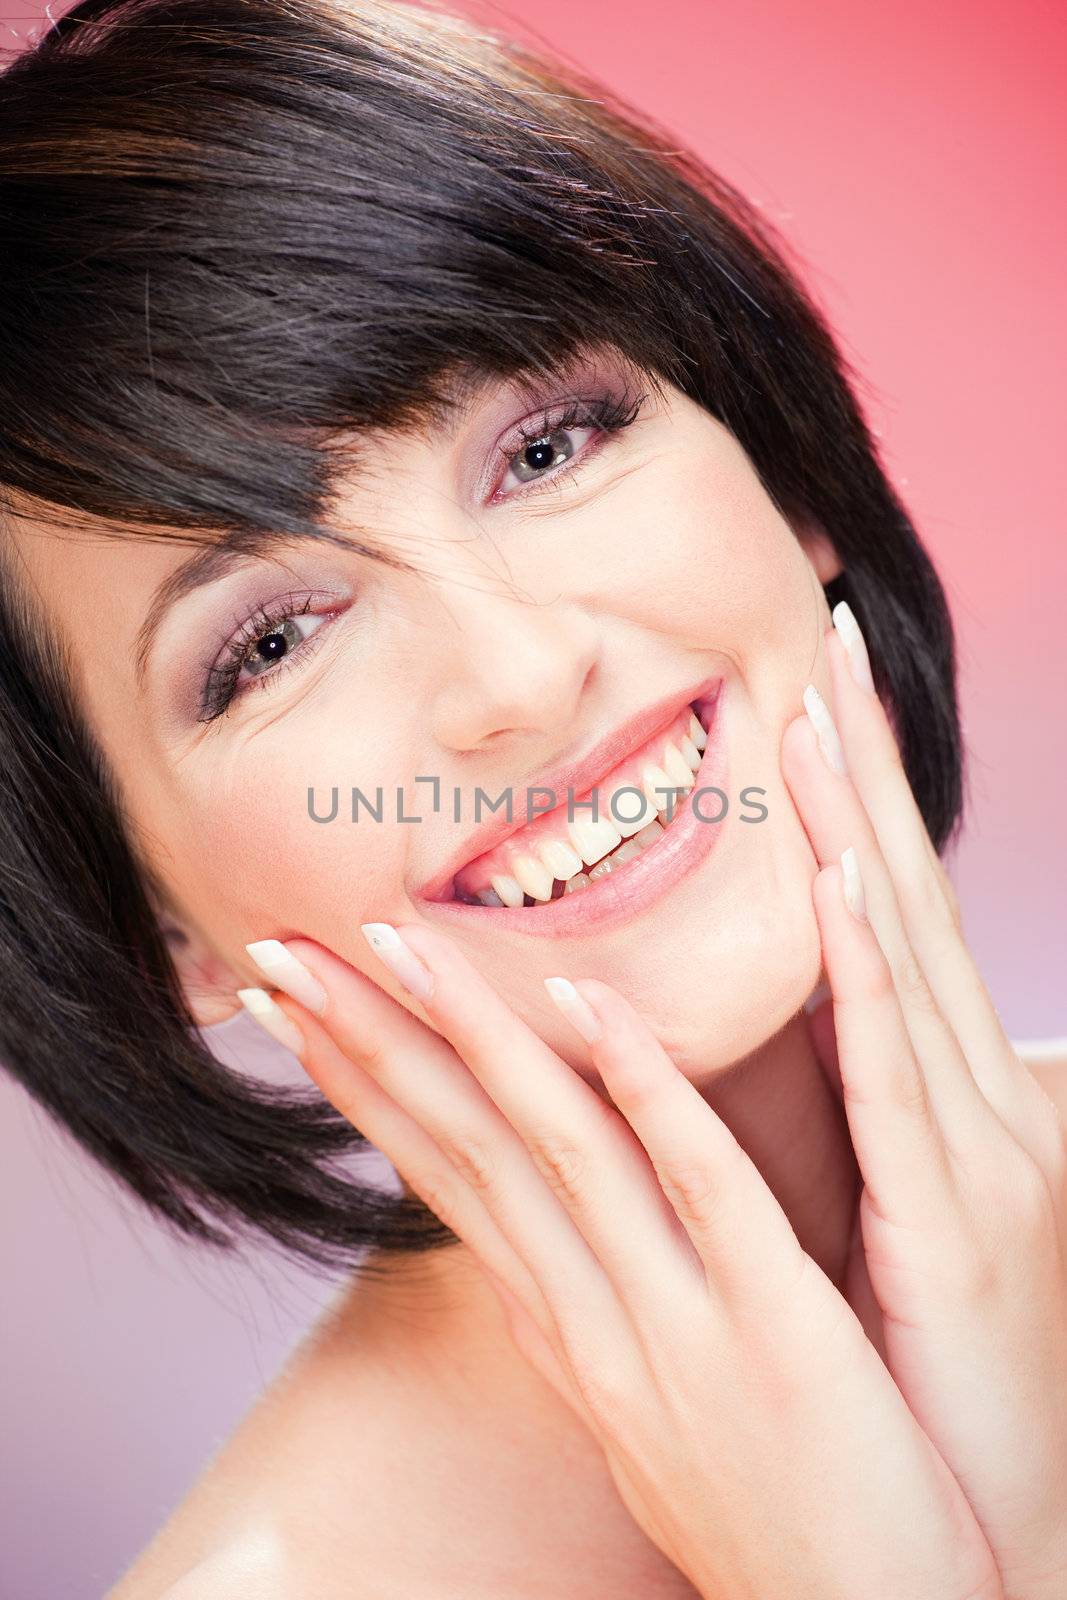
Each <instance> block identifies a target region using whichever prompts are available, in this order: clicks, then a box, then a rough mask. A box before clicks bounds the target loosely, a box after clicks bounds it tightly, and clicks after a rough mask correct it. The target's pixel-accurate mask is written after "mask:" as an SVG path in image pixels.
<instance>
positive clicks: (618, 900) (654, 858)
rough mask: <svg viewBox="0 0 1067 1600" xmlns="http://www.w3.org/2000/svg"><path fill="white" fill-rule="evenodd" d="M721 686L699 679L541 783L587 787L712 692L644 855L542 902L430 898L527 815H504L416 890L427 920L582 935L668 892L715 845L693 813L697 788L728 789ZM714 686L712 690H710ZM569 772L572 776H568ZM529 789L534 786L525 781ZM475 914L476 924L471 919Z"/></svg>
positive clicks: (705, 802) (713, 833)
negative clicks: (703, 725)
mask: <svg viewBox="0 0 1067 1600" xmlns="http://www.w3.org/2000/svg"><path fill="white" fill-rule="evenodd" d="M723 690H724V684H723V681H722V680H721V679H718V678H712V679H707V680H705V682H704V683H703V684H700V685H698V686H697V687H696V688H694V689H692V690H691V691H689V692H687V693H686V694H684V695H681V696H679V695H674V696H672V697H671V698H670V699H669V700H660V701H658V702H657V703H656V705H654V706H649V707H648V708H646V710H645V711H643V712H641V713H639V715H638V716H636V717H634V718H633V719H632V720H631V721H630V722H628V723H626V724H625V725H624V726H623V727H622V728H620V729H618V730H617V731H616V732H615V733H614V734H612V735H611V736H610V737H609V738H607V739H604V740H602V741H601V743H600V744H598V745H596V746H595V747H594V749H593V750H591V751H590V752H589V755H588V756H586V757H585V758H584V759H583V760H582V761H581V762H580V763H575V764H574V765H572V766H571V767H569V768H566V769H563V771H562V772H560V773H557V774H556V775H555V781H552V780H546V787H548V788H551V789H552V790H553V791H554V793H556V794H562V795H564V796H565V795H566V791H567V789H568V787H570V788H573V790H574V792H575V794H576V795H582V794H584V793H585V792H586V790H588V789H590V788H592V787H593V786H594V784H595V783H596V781H597V778H598V777H600V776H601V775H603V774H604V773H606V772H609V771H611V769H612V768H613V767H614V766H616V765H618V763H619V762H620V761H622V760H624V759H625V758H626V756H628V755H630V754H631V753H632V752H633V751H634V750H637V749H639V748H640V746H641V745H642V744H644V742H645V740H646V739H649V738H651V736H652V735H653V734H654V733H655V732H656V731H657V729H658V728H659V727H661V726H664V725H665V724H666V723H668V722H669V721H670V720H671V718H672V717H674V716H675V715H676V713H677V712H679V711H680V710H681V709H682V707H683V706H686V705H691V704H692V703H693V702H694V701H697V700H706V699H708V698H709V697H710V696H711V695H712V694H714V695H715V699H714V709H713V711H712V714H711V717H710V719H709V725H708V743H707V748H706V749H705V751H704V756H703V760H702V761H701V763H700V767H699V769H698V770H697V773H696V775H695V782H694V785H693V788H692V790H691V791H690V793H689V794H688V795H687V796H686V798H685V800H684V801H683V802H682V804H681V806H680V807H679V808H678V810H677V812H676V813H675V815H674V817H673V819H672V821H671V823H670V825H669V827H668V828H667V831H666V833H665V834H664V836H663V838H662V839H660V840H657V842H656V843H655V844H654V845H653V846H652V847H651V849H649V850H646V851H645V852H644V853H643V854H641V855H639V856H637V857H635V858H634V859H633V860H632V861H628V862H626V864H625V866H622V867H617V868H616V869H615V871H614V872H612V873H609V874H608V875H607V876H606V877H604V878H598V879H596V880H595V881H594V882H593V883H591V884H590V885H589V887H588V888H587V889H582V890H581V891H580V892H579V893H578V894H573V895H563V896H562V897H561V898H560V899H558V900H549V901H547V902H546V903H544V904H542V905H534V906H527V907H525V908H523V907H516V908H514V909H512V908H511V907H508V906H472V905H467V904H465V903H464V902H462V901H459V900H441V899H437V898H435V895H439V894H441V893H443V892H444V891H445V890H447V889H448V888H449V887H450V886H451V883H452V879H453V877H454V876H455V874H456V873H457V872H458V871H459V869H460V867H462V866H465V865H466V863H467V862H468V861H471V860H473V859H474V857H475V856H477V855H481V854H483V853H484V852H485V851H486V850H489V849H491V848H492V847H493V845H495V844H498V843H499V842H500V841H501V840H502V839H506V838H507V837H508V835H509V834H511V833H513V832H515V830H516V829H517V828H519V827H521V826H522V825H523V824H524V822H525V821H526V818H525V815H524V816H523V817H522V818H520V819H519V820H518V821H517V822H513V823H512V824H508V823H507V822H506V821H504V820H503V819H500V820H498V821H497V824H496V826H495V828H490V827H488V826H487V827H486V828H484V829H482V830H480V831H479V832H478V833H476V834H474V835H472V836H471V837H470V838H469V839H468V840H467V841H466V842H465V844H464V847H463V851H462V852H461V853H457V855H456V856H455V857H454V858H453V860H452V862H451V863H450V865H449V867H448V869H447V871H444V872H441V873H439V874H437V875H436V876H435V878H434V879H433V881H432V883H430V884H427V885H425V886H424V887H423V888H422V889H420V890H419V891H417V898H418V900H419V901H420V902H421V905H422V908H423V910H424V911H425V912H426V914H427V915H428V916H429V917H430V919H431V920H437V919H438V918H440V919H442V920H444V921H445V922H447V923H452V922H458V923H459V924H461V925H463V926H467V927H472V926H474V924H475V922H478V923H481V925H482V927H483V928H484V930H485V931H486V932H487V933H489V932H491V931H492V930H493V929H494V928H498V929H503V928H508V929H514V930H515V931H516V932H517V933H526V934H530V935H533V936H534V937H543V938H554V937H558V936H561V935H563V936H565V935H568V934H580V933H584V932H586V931H591V930H593V929H597V930H599V929H603V928H606V927H609V926H613V925H615V924H617V923H621V922H626V921H629V920H631V919H632V918H633V917H635V916H636V915H638V913H639V912H641V911H642V910H644V908H645V907H646V906H648V905H650V904H652V902H653V901H655V900H658V899H659V897H660V896H661V895H662V894H664V893H666V891H667V890H668V889H669V888H671V886H672V885H673V884H675V883H677V882H678V881H679V880H680V879H682V878H684V877H685V876H686V875H687V874H688V873H690V872H692V871H693V870H694V869H695V868H696V867H698V866H699V865H700V863H701V862H702V861H703V860H704V859H705V858H706V857H707V856H708V855H709V854H710V852H711V851H712V850H713V849H714V847H715V844H716V842H717V841H718V838H719V835H720V833H721V831H722V830H721V828H720V827H719V826H718V825H717V824H716V823H714V822H705V821H702V820H701V818H700V817H699V816H697V815H696V814H695V812H694V811H693V805H692V800H693V795H694V794H696V793H697V791H698V790H700V789H701V788H718V789H722V790H724V792H725V787H726V783H725V780H726V737H725V730H724V725H723V701H724V698H725V697H724V693H723ZM716 691H717V692H716ZM568 774H570V775H569V776H568ZM531 787H532V785H531ZM720 803H721V802H719V801H718V797H717V796H713V795H708V796H704V797H703V799H702V802H701V809H702V810H703V811H704V812H711V813H714V812H715V811H717V810H718V809H719V805H720ZM472 919H474V921H472Z"/></svg>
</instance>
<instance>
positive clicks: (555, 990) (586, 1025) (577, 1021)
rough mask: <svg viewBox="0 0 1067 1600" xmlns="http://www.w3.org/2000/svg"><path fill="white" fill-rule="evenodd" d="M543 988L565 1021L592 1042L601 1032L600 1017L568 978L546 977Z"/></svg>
mask: <svg viewBox="0 0 1067 1600" xmlns="http://www.w3.org/2000/svg"><path fill="white" fill-rule="evenodd" d="M545 988H546V989H547V990H548V993H549V996H550V997H551V999H553V1000H554V1001H555V1003H556V1005H557V1006H558V1007H559V1009H560V1010H561V1011H562V1013H563V1015H564V1016H565V1017H566V1019H567V1021H568V1022H569V1023H570V1024H571V1026H572V1027H573V1028H576V1029H577V1030H578V1032H579V1033H580V1034H581V1036H582V1038H583V1039H585V1040H587V1041H588V1042H589V1043H590V1044H592V1042H593V1040H594V1039H596V1038H597V1037H598V1036H599V1034H600V1032H601V1025H600V1018H599V1017H598V1016H597V1014H596V1012H595V1011H594V1010H593V1008H592V1006H591V1005H590V1004H589V1002H588V1000H586V999H585V998H584V997H583V996H582V995H580V994H579V993H578V991H577V989H576V988H575V987H574V985H573V983H571V981H570V979H569V978H546V979H545Z"/></svg>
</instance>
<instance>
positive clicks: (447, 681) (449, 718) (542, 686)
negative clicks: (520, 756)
mask: <svg viewBox="0 0 1067 1600" xmlns="http://www.w3.org/2000/svg"><path fill="white" fill-rule="evenodd" d="M441 626H443V627H444V628H445V629H446V630H447V634H446V635H445V637H446V638H447V640H448V643H447V645H446V648H445V649H444V651H443V652H442V653H441V656H440V657H439V658H438V660H437V663H436V666H437V668H438V669H439V672H440V677H439V680H438V687H437V689H436V692H435V695H434V700H433V712H432V731H433V734H434V736H435V738H436V739H437V741H438V743H439V744H441V745H442V746H444V747H446V748H448V749H450V750H456V751H465V750H477V749H481V748H483V747H485V746H486V745H488V744H490V743H494V742H501V741H502V739H503V736H504V735H507V734H522V733H552V732H554V731H558V730H561V729H562V730H565V729H568V728H569V727H570V725H571V724H572V723H573V722H574V721H575V719H576V717H577V715H578V707H579V704H580V702H581V698H582V694H583V691H584V689H585V686H586V684H587V682H588V680H589V677H590V675H591V673H592V672H593V670H594V668H595V666H596V662H597V658H598V653H599V635H598V632H597V628H596V624H595V622H594V620H593V618H592V617H590V616H589V615H588V613H586V612H585V611H583V610H581V609H579V608H578V607H575V606H571V605H567V604H566V603H563V602H560V601H555V602H553V603H549V604H546V603H544V602H539V601H536V600H531V601H526V600H522V599H513V598H511V597H510V596H504V595H499V594H487V593H486V592H485V591H484V590H482V591H481V592H477V591H473V590H468V591H466V593H465V595H464V597H463V598H462V600H457V599H456V597H455V593H454V592H453V595H451V596H450V597H449V603H448V607H447V616H446V617H445V618H444V619H442V624H441Z"/></svg>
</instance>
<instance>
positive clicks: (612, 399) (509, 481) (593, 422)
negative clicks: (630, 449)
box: [493, 390, 647, 500]
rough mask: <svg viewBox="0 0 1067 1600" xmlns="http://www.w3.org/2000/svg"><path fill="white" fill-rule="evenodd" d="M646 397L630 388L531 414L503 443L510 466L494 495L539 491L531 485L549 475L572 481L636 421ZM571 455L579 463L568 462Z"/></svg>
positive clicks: (504, 457) (504, 458) (513, 495)
mask: <svg viewBox="0 0 1067 1600" xmlns="http://www.w3.org/2000/svg"><path fill="white" fill-rule="evenodd" d="M646 398H647V397H646V396H645V395H643V394H640V395H634V394H632V393H631V392H630V391H629V390H626V391H624V392H623V393H621V394H599V395H594V396H593V397H592V398H589V399H579V398H574V399H572V400H570V401H568V402H567V403H566V404H564V405H563V406H556V407H554V409H553V410H551V411H544V412H542V414H541V416H540V417H539V418H537V419H536V420H535V419H533V418H528V419H527V421H526V422H525V423H523V424H521V425H520V426H519V428H518V429H517V430H514V431H513V432H512V433H511V434H510V435H509V436H508V437H507V439H506V440H505V441H504V443H503V444H502V445H501V446H500V447H499V454H500V459H501V461H502V462H503V464H504V468H505V471H504V474H503V476H502V478H501V480H500V484H499V486H498V488H497V490H496V493H495V494H494V496H493V498H494V499H498V498H499V499H505V500H507V499H515V498H517V497H518V496H520V495H523V494H529V493H531V492H533V493H536V489H534V490H532V491H531V489H530V488H529V487H527V486H528V485H530V484H535V485H536V484H537V483H539V482H543V481H545V480H549V479H555V478H565V479H566V480H567V481H568V482H569V481H570V479H571V478H573V477H574V475H575V474H576V473H577V472H579V471H580V470H581V468H582V467H584V465H585V463H586V462H587V461H589V460H591V459H592V458H593V457H594V456H595V455H598V454H599V452H600V450H601V448H602V447H603V446H604V444H606V443H607V441H608V440H610V439H612V438H613V437H614V436H615V435H617V434H619V433H621V432H622V430H623V429H624V428H628V427H629V426H630V424H631V423H633V422H636V420H637V418H638V416H639V415H640V413H641V409H642V407H643V405H644V402H645V399H646ZM594 436H595V437H594ZM568 461H576V462H577V465H575V466H572V467H570V468H567V467H566V464H567V462H568ZM563 469H566V470H563ZM515 485H518V488H517V489H516V487H515Z"/></svg>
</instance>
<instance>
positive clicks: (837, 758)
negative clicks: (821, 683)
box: [804, 683, 848, 774]
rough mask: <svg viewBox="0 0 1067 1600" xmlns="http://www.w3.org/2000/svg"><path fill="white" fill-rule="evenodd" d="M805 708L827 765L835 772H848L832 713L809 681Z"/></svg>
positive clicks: (805, 693) (805, 692)
mask: <svg viewBox="0 0 1067 1600" xmlns="http://www.w3.org/2000/svg"><path fill="white" fill-rule="evenodd" d="M804 710H805V711H806V712H807V713H808V721H809V722H810V723H811V725H812V727H813V728H814V729H815V736H816V738H817V739H818V741H819V749H820V750H821V751H822V753H823V758H824V760H825V761H826V764H827V766H828V767H832V768H833V770H834V771H835V772H840V773H842V774H844V773H847V771H848V767H847V766H846V764H845V751H844V746H843V745H842V743H841V738H840V735H839V734H838V731H837V728H836V727H835V726H834V719H833V717H832V716H831V715H830V712H829V709H828V708H827V705H826V701H825V700H824V699H823V697H822V695H821V694H820V693H819V691H818V689H816V687H815V685H814V684H813V683H809V684H808V686H807V688H806V689H805V690H804Z"/></svg>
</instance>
